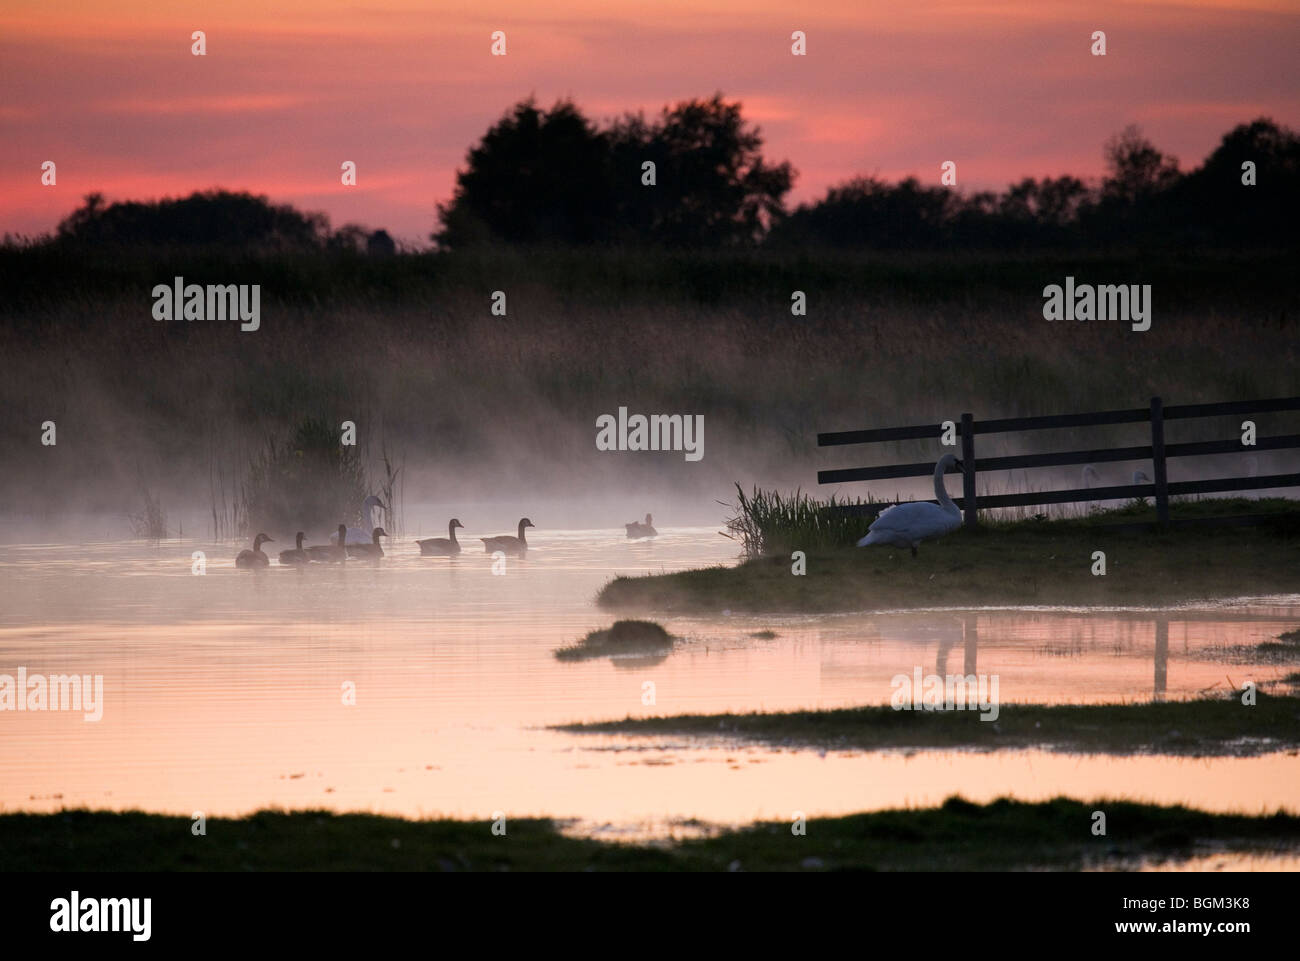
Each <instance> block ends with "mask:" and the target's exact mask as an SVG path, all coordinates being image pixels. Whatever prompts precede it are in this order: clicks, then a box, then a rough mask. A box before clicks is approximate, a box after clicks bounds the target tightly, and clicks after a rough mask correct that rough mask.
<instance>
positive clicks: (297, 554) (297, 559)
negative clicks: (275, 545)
mask: <svg viewBox="0 0 1300 961" xmlns="http://www.w3.org/2000/svg"><path fill="white" fill-rule="evenodd" d="M302 538H303V533H302V531H299V532H298V546H297V547H295V548H294V549H293V550H291V551H281V552H280V563H281V564H284V565H290V564H307V563H310V561H311V558H309V557H308V556H307V552H306V551H305V550H303V549H302Z"/></svg>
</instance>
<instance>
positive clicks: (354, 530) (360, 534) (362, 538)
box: [330, 494, 388, 547]
mask: <svg viewBox="0 0 1300 961" xmlns="http://www.w3.org/2000/svg"><path fill="white" fill-rule="evenodd" d="M376 507H378V508H380V509H381V510H388V505H387V504H385V503H384V502H383V501H381V500H380V499H379V498H378V497H376V496H375V495H374V494H371V495H370V496H369V497H367V498H366V499H365V500H363V501H362V502H361V523H362V524H364V525H365V527H349V528H348V529H347V535H348V536H347V539H348V541H349V542H351V543H353V544H360V545H361V546H362V547H365V546H367V545H368V544H369V542H370V537H371V531H373V529H374V528H372V527H371V526H370V525H371V523H372V522H373V521H374V516H373V515H372V514H371V513H370V512H371V511H372V510H374V509H375V508H376ZM340 536H341V535H339V534H331V535H330V541H331V542H332V543H335V544H337V543H339V537H340ZM384 536H385V537H387V536H388V535H387V534H385V535H384Z"/></svg>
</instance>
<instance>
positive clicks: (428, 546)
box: [415, 517, 465, 557]
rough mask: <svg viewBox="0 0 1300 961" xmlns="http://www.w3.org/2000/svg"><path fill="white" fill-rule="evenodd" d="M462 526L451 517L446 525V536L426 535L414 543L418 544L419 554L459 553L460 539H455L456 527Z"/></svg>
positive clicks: (447, 555)
mask: <svg viewBox="0 0 1300 961" xmlns="http://www.w3.org/2000/svg"><path fill="white" fill-rule="evenodd" d="M464 526H465V525H464V524H462V523H461V522H460V521H458V520H456V518H454V517H453V518H452V519H451V523H450V524H448V525H447V536H446V537H426V538H425V539H424V540H422V541H416V542H415V543H417V544H419V545H420V553H421V554H426V555H432V556H434V557H452V556H453V555H455V554H459V553H460V541H458V540H456V528H458V527H464Z"/></svg>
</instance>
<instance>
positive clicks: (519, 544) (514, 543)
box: [479, 517, 537, 557]
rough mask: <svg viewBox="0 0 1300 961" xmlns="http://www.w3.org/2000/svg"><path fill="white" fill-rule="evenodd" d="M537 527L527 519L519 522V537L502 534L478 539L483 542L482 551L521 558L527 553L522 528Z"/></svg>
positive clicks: (526, 543) (526, 544) (526, 542)
mask: <svg viewBox="0 0 1300 961" xmlns="http://www.w3.org/2000/svg"><path fill="white" fill-rule="evenodd" d="M536 526H537V525H536V524H534V523H533V522H532V521H530V520H529V519H528V518H527V517H525V518H523V519H522V520H520V521H519V536H518V537H511V536H510V535H509V534H502V535H501V536H500V537H480V538H479V540H481V541H482V542H483V549H484V550H485V551H486V552H487V553H489V554H492V553H494V552H496V551H502V552H503V553H506V554H514V555H516V556H518V557H523V556H524V554H526V553H527V552H528V541H526V540H524V528H525V527H536Z"/></svg>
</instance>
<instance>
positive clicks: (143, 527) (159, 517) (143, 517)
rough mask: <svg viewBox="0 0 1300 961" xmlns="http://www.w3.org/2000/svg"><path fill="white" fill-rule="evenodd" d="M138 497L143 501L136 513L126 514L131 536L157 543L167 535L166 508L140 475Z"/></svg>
mask: <svg viewBox="0 0 1300 961" xmlns="http://www.w3.org/2000/svg"><path fill="white" fill-rule="evenodd" d="M140 498H141V500H142V501H143V502H144V507H143V509H142V510H141V511H140V512H139V513H138V514H127V522H128V523H129V524H130V525H131V536H132V537H138V538H141V539H143V540H147V541H151V542H153V543H157V542H158V541H161V540H163V539H164V538H166V537H167V510H166V508H164V507H163V505H162V499H161V498H160V497H159V495H158V494H157V492H155V491H154V490H152V489H151V488H150V486H149V484H148V483H147V482H146V481H145V479H144V475H143V473H142V474H141V475H140Z"/></svg>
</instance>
